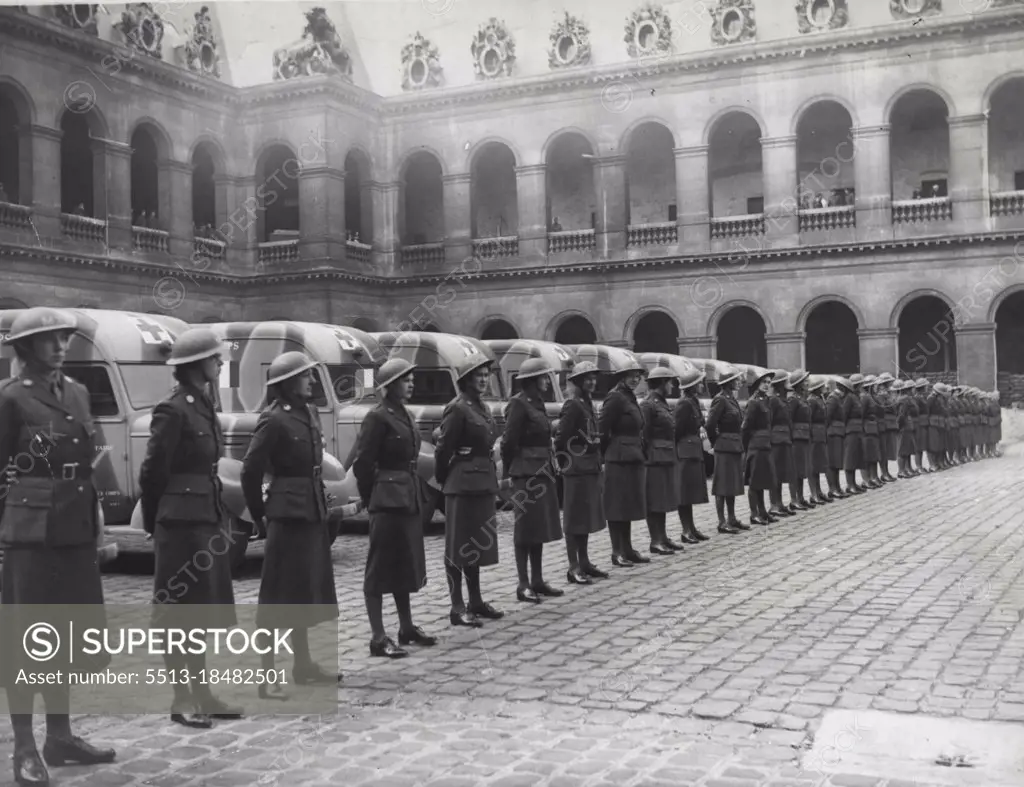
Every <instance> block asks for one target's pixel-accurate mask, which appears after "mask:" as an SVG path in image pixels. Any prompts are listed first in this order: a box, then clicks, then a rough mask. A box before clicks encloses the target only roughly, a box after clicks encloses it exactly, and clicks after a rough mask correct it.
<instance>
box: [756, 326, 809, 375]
mask: <svg viewBox="0 0 1024 787" xmlns="http://www.w3.org/2000/svg"><path fill="white" fill-rule="evenodd" d="M764 340H765V343H766V344H767V345H768V367H769V368H771V369H785V370H786V371H787V372H791V371H793V370H794V369H802V368H804V332H803V331H798V332H795V333H769V334H766V335H765V337H764Z"/></svg>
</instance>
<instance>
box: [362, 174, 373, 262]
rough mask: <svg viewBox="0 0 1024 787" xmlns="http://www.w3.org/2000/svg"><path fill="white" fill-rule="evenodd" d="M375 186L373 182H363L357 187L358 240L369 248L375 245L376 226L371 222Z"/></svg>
mask: <svg viewBox="0 0 1024 787" xmlns="http://www.w3.org/2000/svg"><path fill="white" fill-rule="evenodd" d="M376 186H377V184H376V183H374V182H373V181H370V182H363V183H361V184H360V185H359V228H360V229H359V240H360V242H362V243H367V244H369V245H370V246H374V245H376V243H377V235H376V232H375V229H376V225H375V224H374V221H373V214H374V213H375V211H374V209H373V202H374V199H375V194H376V189H375V187H376Z"/></svg>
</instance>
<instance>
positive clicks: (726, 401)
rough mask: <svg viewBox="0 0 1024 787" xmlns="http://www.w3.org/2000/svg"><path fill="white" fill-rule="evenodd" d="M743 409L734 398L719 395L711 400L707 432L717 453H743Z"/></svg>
mask: <svg viewBox="0 0 1024 787" xmlns="http://www.w3.org/2000/svg"><path fill="white" fill-rule="evenodd" d="M742 428H743V409H742V408H741V407H740V403H739V402H737V401H736V399H735V398H733V397H732V396H726V395H725V394H723V393H719V394H717V395H716V396H715V398H714V399H712V400H711V410H710V411H709V412H708V422H707V427H706V431H707V433H708V440H709V441H710V442H711V445H713V446H714V448H715V453H722V454H741V453H743V439H742V437H741V436H740V432H741V430H742Z"/></svg>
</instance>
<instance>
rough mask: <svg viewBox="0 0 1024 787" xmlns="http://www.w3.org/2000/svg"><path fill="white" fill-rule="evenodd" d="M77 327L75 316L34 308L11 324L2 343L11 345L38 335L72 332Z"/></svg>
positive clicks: (42, 307) (60, 311)
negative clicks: (8, 332)
mask: <svg viewBox="0 0 1024 787" xmlns="http://www.w3.org/2000/svg"><path fill="white" fill-rule="evenodd" d="M76 327H78V320H76V319H75V315H73V314H71V313H70V312H66V311H64V310H62V309H51V308H49V307H47V306H36V307H35V308H32V309H26V310H25V311H23V312H22V313H21V314H19V315H18V316H17V317H15V318H14V322H12V323H11V333H10V335H8V337H7V338H6V339H4V342H5V343H6V344H11V343H12V342H16V341H18V340H19V339H27V338H28V337H29V336H36V335H37V334H40V333H55V332H57V331H74V330H75V328H76Z"/></svg>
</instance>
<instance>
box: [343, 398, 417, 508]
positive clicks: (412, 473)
mask: <svg viewBox="0 0 1024 787" xmlns="http://www.w3.org/2000/svg"><path fill="white" fill-rule="evenodd" d="M419 454H420V433H419V430H418V429H417V428H416V424H415V423H414V422H413V420H412V416H410V415H409V411H408V410H406V409H405V407H404V406H403V405H401V404H398V403H396V402H392V401H390V400H388V399H385V400H384V401H383V402H381V403H380V404H379V405H377V406H376V407H375V408H374V409H372V410H371V411H370V412H369V413H367V414H366V418H364V419H363V425H362V426H361V427H360V429H359V439H358V440H357V441H356V456H355V459H354V460H353V462H352V473H353V475H355V477H356V485H357V486H358V488H359V497H360V499H361V500H362V501H363V505H364V506H366V508H367V510H368V511H369V512H370V513H371V514H376V513H379V512H382V511H394V512H395V513H407V514H411V513H415V512H417V511H419V501H420V496H419V489H420V487H419V478H418V476H417V475H416V460H417V459H418V458H419Z"/></svg>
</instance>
